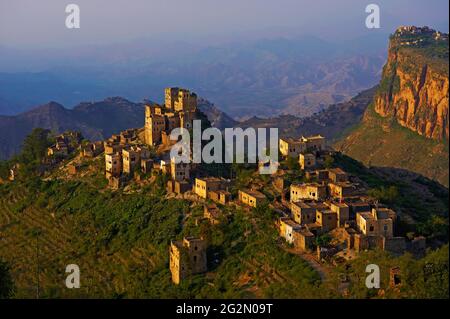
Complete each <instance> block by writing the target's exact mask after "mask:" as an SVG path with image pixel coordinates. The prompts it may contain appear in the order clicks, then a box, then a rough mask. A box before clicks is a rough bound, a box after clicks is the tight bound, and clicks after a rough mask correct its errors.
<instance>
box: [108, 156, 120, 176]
mask: <svg viewBox="0 0 450 319" xmlns="http://www.w3.org/2000/svg"><path fill="white" fill-rule="evenodd" d="M105 166H106V167H105V169H106V178H107V179H109V177H111V176H115V177H118V176H120V175H121V174H122V155H121V154H120V153H114V154H105Z"/></svg>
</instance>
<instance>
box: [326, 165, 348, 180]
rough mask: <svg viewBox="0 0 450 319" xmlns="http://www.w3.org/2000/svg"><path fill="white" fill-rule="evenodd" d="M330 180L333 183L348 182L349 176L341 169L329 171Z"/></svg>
mask: <svg viewBox="0 0 450 319" xmlns="http://www.w3.org/2000/svg"><path fill="white" fill-rule="evenodd" d="M328 178H329V179H330V181H331V182H333V183H341V182H347V181H348V174H347V173H346V172H344V171H343V170H342V169H340V168H330V169H328Z"/></svg>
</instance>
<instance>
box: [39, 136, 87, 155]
mask: <svg viewBox="0 0 450 319" xmlns="http://www.w3.org/2000/svg"><path fill="white" fill-rule="evenodd" d="M82 139H83V136H82V135H81V133H80V132H76V131H67V132H64V133H62V134H60V135H58V136H56V138H55V144H54V145H52V146H50V147H48V148H47V156H48V157H55V158H57V157H60V158H63V157H66V156H67V155H69V153H71V152H72V151H74V150H75V149H77V148H78V146H79V145H80V143H81V140H82Z"/></svg>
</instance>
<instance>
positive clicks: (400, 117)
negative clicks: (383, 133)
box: [374, 27, 449, 140]
mask: <svg viewBox="0 0 450 319" xmlns="http://www.w3.org/2000/svg"><path fill="white" fill-rule="evenodd" d="M448 76H449V74H448V35H447V34H441V33H439V32H436V31H434V30H432V29H429V28H426V27H424V28H417V27H401V28H399V29H397V31H396V32H395V33H394V34H393V35H392V36H391V39H390V43H389V53H388V60H387V63H386V65H385V67H384V69H383V75H382V80H381V83H380V88H379V90H378V92H377V94H376V96H375V99H374V108H375V112H377V113H378V114H379V115H381V116H383V117H394V118H395V119H396V121H397V122H398V123H399V124H400V125H402V126H404V127H407V128H409V129H411V130H413V131H415V132H417V133H419V134H420V135H422V136H425V137H427V138H432V139H435V140H443V139H448V137H449V127H448V118H449V114H448V98H449V95H448V90H449V78H448Z"/></svg>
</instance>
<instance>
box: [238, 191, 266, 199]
mask: <svg viewBox="0 0 450 319" xmlns="http://www.w3.org/2000/svg"><path fill="white" fill-rule="evenodd" d="M240 191H241V192H243V193H246V194H248V195H251V196H253V197H257V198H266V195H264V194H263V193H261V192H259V191H256V190H252V189H243V190H240Z"/></svg>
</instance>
